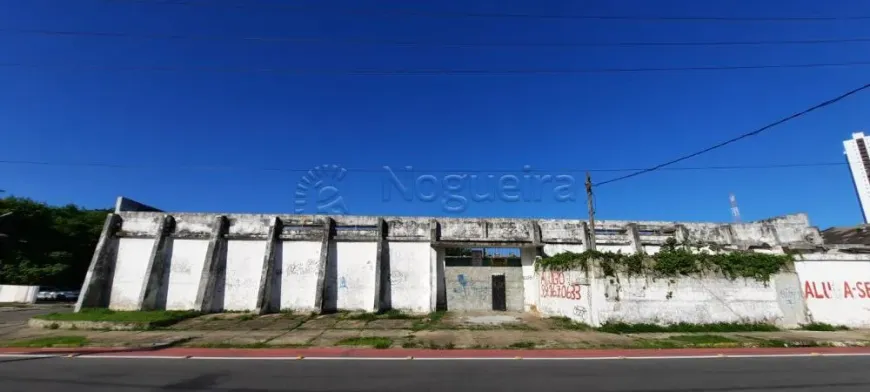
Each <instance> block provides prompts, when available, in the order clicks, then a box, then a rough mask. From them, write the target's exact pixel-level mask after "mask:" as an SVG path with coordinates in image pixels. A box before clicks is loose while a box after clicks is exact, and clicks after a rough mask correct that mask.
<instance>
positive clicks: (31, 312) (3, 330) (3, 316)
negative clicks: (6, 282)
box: [0, 303, 74, 339]
mask: <svg viewBox="0 0 870 392" xmlns="http://www.w3.org/2000/svg"><path fill="white" fill-rule="evenodd" d="M72 305H74V304H68V303H53V304H40V305H31V306H29V307H26V308H11V307H9V308H4V309H3V310H0V339H2V338H3V337H4V336H6V335H9V334H12V333H14V332H16V331H18V330H19V329H21V328H26V327H27V321H28V320H30V318H31V317H33V316H38V315H41V314H48V313H53V312H62V313H63V312H71V311H72Z"/></svg>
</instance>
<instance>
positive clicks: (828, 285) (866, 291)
mask: <svg viewBox="0 0 870 392" xmlns="http://www.w3.org/2000/svg"><path fill="white" fill-rule="evenodd" d="M806 298H814V299H853V298H866V299H870V282H810V281H805V282H804V299H806Z"/></svg>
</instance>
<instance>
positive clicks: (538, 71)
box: [0, 60, 870, 76]
mask: <svg viewBox="0 0 870 392" xmlns="http://www.w3.org/2000/svg"><path fill="white" fill-rule="evenodd" d="M866 65H870V60H865V61H851V62H838V63H804V64H761V65H725V66H692V67H639V68H522V69H486V68H478V69H461V68H406V69H328V68H268V67H267V68H251V67H217V66H149V65H131V66H123V65H76V64H35V63H17V62H0V67H5V68H30V69H40V68H41V69H61V70H76V71H100V72H191V71H192V72H203V73H246V74H291V75H359V76H398V75H410V76H413V75H420V76H423V75H570V74H596V73H600V74H605V73H641V72H674V71H681V72H689V71H738V70H754V69H756V70H757V69H785V68H792V69H796V68H829V67H848V66H866Z"/></svg>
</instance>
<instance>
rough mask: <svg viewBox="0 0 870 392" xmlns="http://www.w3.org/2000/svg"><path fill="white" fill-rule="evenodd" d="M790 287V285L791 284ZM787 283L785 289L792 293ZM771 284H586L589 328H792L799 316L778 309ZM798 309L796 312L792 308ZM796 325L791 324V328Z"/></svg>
mask: <svg viewBox="0 0 870 392" xmlns="http://www.w3.org/2000/svg"><path fill="white" fill-rule="evenodd" d="M795 282H796V281H795ZM795 282H792V286H791V288H792V289H793V288H794V283H795ZM775 283H776V280H773V281H771V282H767V284H765V283H763V282H758V281H756V280H754V279H742V278H741V279H736V280H730V279H728V278H725V277H721V276H708V277H701V276H688V277H678V278H670V279H669V278H659V279H652V278H650V277H628V276H625V275H620V276H619V278H618V279H617V278H615V277H605V278H599V279H594V280H593V282H592V290H591V295H592V297H591V300H592V305H593V312H594V314H593V315H592V320H593V323H594V324H604V323H607V322H626V323H654V324H673V323H680V322H685V323H693V324H709V323H719V322H765V323H775V324H778V325H786V324H794V322H793V321H792V320H795V319H797V318H798V317H799V316H798V315H795V314H788V315H786V312H785V311H784V309H783V308H782V307H781V306H780V301H779V299H778V296H779V294H778V290H777V287H776V284H775ZM794 309H800V307H796V308H792V309H791V311H793V310H794ZM791 326H796V325H791Z"/></svg>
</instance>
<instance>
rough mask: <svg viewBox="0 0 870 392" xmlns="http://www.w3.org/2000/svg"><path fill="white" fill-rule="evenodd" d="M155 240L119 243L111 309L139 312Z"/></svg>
mask: <svg viewBox="0 0 870 392" xmlns="http://www.w3.org/2000/svg"><path fill="white" fill-rule="evenodd" d="M153 246H154V239H150V238H148V239H141V238H121V239H120V240H119V241H118V256H117V260H116V261H115V273H114V275H113V276H112V280H111V281H112V285H111V296H110V297H109V308H110V309H115V310H137V309H138V308H139V306H138V303H139V295H140V294H141V292H142V285H143V283H144V282H145V269H146V268H147V267H148V258H149V256H150V255H151V248H152V247H153Z"/></svg>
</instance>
